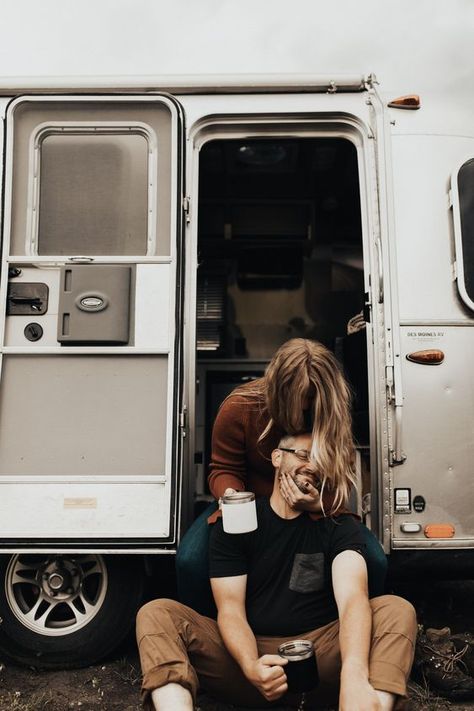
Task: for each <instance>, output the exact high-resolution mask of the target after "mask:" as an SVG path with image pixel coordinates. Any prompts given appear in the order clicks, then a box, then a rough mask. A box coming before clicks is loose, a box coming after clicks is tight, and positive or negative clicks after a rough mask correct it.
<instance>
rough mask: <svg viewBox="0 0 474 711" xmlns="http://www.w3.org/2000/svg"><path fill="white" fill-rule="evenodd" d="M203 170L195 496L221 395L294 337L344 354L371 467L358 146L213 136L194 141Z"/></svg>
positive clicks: (200, 489) (203, 493)
mask: <svg viewBox="0 0 474 711" xmlns="http://www.w3.org/2000/svg"><path fill="white" fill-rule="evenodd" d="M199 175H200V193H199V228H198V229H199V235H198V265H199V266H198V277H197V411H196V453H195V462H196V469H197V497H198V499H201V500H205V499H206V498H208V494H209V492H208V489H207V485H206V477H207V467H208V463H209V458H210V443H211V431H212V424H213V421H214V418H215V415H216V412H217V410H218V407H219V405H220V403H221V402H222V400H223V399H224V397H226V395H227V394H228V393H229V392H230V391H231V390H232V389H233V388H234V387H236V385H238V384H240V383H242V382H246V381H247V380H249V379H253V378H256V377H259V376H260V375H261V374H262V373H263V371H264V369H265V366H266V364H267V363H268V361H269V360H270V358H271V357H272V355H273V353H274V352H275V350H276V349H277V348H278V347H279V346H280V345H281V344H282V343H284V342H285V341H287V340H288V339H290V338H295V337H304V338H311V339H315V340H318V341H321V342H322V343H324V344H325V345H326V346H327V347H328V348H330V349H331V350H332V351H333V352H334V353H335V354H336V356H337V358H338V359H339V361H340V362H341V365H342V367H343V368H344V371H345V373H346V376H347V378H348V379H349V381H350V382H351V384H352V387H353V390H354V411H353V418H354V434H355V437H356V440H357V442H358V445H359V451H360V452H361V454H362V459H363V464H364V465H363V467H362V468H363V469H367V471H368V444H369V442H368V397H367V343H366V331H365V328H362V329H361V330H359V331H357V332H355V333H352V334H351V335H348V322H349V321H350V319H352V318H353V317H355V316H356V315H357V314H359V313H360V312H361V311H362V310H363V307H364V264H363V252H362V227H361V207H360V193H359V177H358V165H357V152H356V148H355V146H354V145H353V144H352V143H351V142H350V141H348V140H346V139H342V138H281V139H280V138H259V139H251V140H235V139H231V140H212V141H209V142H208V143H206V144H205V145H204V147H203V148H202V150H201V154H200V170H199ZM361 320H362V319H361ZM349 330H350V329H349ZM362 478H365V477H362ZM363 488H364V489H367V485H366V484H365V483H364V487H363ZM364 493H365V492H364Z"/></svg>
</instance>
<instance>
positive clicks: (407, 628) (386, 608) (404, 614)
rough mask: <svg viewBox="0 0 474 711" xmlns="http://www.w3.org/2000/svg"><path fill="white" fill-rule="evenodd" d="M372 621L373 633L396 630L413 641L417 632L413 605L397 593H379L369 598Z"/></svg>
mask: <svg viewBox="0 0 474 711" xmlns="http://www.w3.org/2000/svg"><path fill="white" fill-rule="evenodd" d="M370 605H371V608H372V616H373V622H374V634H375V636H377V635H378V632H380V631H382V632H383V631H385V632H397V633H399V634H403V635H405V637H408V638H409V639H411V640H413V642H414V641H415V638H416V632H417V620H416V612H415V608H414V607H413V605H412V604H411V603H410V602H408V600H405V599H404V598H402V597H398V595H381V596H380V597H375V598H372V600H370Z"/></svg>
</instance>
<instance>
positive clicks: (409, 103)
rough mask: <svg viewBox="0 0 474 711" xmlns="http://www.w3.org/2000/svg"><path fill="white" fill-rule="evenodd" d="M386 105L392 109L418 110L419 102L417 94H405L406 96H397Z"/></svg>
mask: <svg viewBox="0 0 474 711" xmlns="http://www.w3.org/2000/svg"><path fill="white" fill-rule="evenodd" d="M388 105H389V106H391V107H392V109H419V108H420V106H421V101H420V97H419V96H418V94H407V96H399V97H398V98H397V99H393V101H389V102H388Z"/></svg>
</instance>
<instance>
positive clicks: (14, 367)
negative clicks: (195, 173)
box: [0, 95, 182, 547]
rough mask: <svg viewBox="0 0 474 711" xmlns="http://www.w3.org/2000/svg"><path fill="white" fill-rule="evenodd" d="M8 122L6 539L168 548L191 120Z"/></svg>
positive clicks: (113, 114)
mask: <svg viewBox="0 0 474 711" xmlns="http://www.w3.org/2000/svg"><path fill="white" fill-rule="evenodd" d="M6 124H7V140H6V153H5V160H6V166H5V205H4V228H3V260H2V282H1V290H0V312H1V313H2V317H1V329H0V338H1V342H0V343H1V347H2V353H1V361H2V364H1V379H0V487H1V491H0V538H1V539H2V541H3V543H4V545H7V546H8V545H10V546H11V545H13V544H16V545H20V546H22V547H23V546H26V545H27V544H32V547H33V546H35V545H40V546H41V545H42V546H44V545H47V544H48V542H50V543H54V544H55V545H57V544H58V542H59V541H62V543H63V544H64V545H68V544H69V545H71V546H74V545H75V546H77V542H78V541H80V542H81V546H82V545H84V543H85V544H87V543H88V542H89V543H92V542H94V541H95V542H96V543H97V542H102V543H105V542H107V543H108V544H112V545H113V544H114V543H118V544H124V543H126V542H129V543H131V544H134V545H137V544H140V545H141V544H144V545H147V544H157V543H172V542H173V541H174V540H175V529H176V525H175V511H176V497H177V480H178V462H179V457H180V454H179V436H180V433H179V427H178V423H179V408H178V403H179V392H178V391H179V363H180V299H179V295H178V294H177V283H178V274H179V270H180V259H181V253H180V250H181V239H180V230H181V205H182V194H181V175H182V170H181V163H182V146H181V110H180V107H179V105H178V104H177V103H176V102H175V101H174V100H173V99H171V98H169V97H166V96H156V95H153V96H150V95H147V96H137V95H133V96H131V95H128V96H119V95H113V96H65V95H61V96H24V97H21V98H19V99H16V100H14V101H13V102H12V103H11V104H10V106H9V108H8V112H7V121H6ZM3 314H5V316H3Z"/></svg>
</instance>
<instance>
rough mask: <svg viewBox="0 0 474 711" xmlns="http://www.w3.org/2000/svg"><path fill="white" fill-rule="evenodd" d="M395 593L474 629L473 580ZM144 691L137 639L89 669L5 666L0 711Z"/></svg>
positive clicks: (80, 708) (123, 701)
mask: <svg viewBox="0 0 474 711" xmlns="http://www.w3.org/2000/svg"><path fill="white" fill-rule="evenodd" d="M394 592H397V593H400V594H402V595H403V596H404V597H407V598H408V599H410V600H411V601H412V602H413V603H414V605H415V607H416V609H417V612H418V616H419V619H420V621H421V622H423V623H424V624H425V625H427V626H438V627H441V626H444V625H446V624H448V625H450V626H451V627H452V629H453V631H454V632H460V631H466V630H470V631H474V612H473V611H472V610H471V601H472V599H473V596H474V581H472V582H471V581H468V582H466V581H464V582H462V583H435V584H433V583H432V582H427V583H424V584H419V585H407V584H405V585H401V586H399V587H398V589H396V590H394ZM139 689H140V667H139V663H138V658H137V654H136V650H135V647H134V644H133V641H132V640H129V641H128V642H127V643H126V644H125V645H124V646H123V647H122V648H121V649H120V650H119V651H118V653H117V654H116V655H115V657H114V658H112V659H108V660H105V661H103V662H102V663H101V664H98V665H96V666H93V667H88V668H86V669H78V670H73V671H54V672H51V671H49V672H45V671H40V670H37V669H34V668H30V669H25V668H21V667H15V666H14V665H11V664H2V665H0V711H68V709H74V710H75V711H139V710H140V708H141V707H140V702H139ZM410 698H411V707H410V711H412V709H416V711H474V701H471V702H465V703H463V704H454V703H449V702H447V701H445V700H443V699H440V698H438V697H437V696H436V695H434V694H433V693H430V692H429V690H427V689H424V688H422V687H420V686H418V685H417V684H415V683H414V682H411V683H410ZM198 706H199V709H200V711H240V710H238V709H237V708H236V707H231V706H228V705H225V704H219V703H217V702H216V701H215V700H213V699H211V698H210V697H208V696H205V695H202V696H200V697H199V700H198ZM275 711H277V710H276V709H275ZM278 711H286V709H283V707H280V708H279V709H278ZM321 711H322V710H321ZM328 711H329V710H328Z"/></svg>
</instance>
